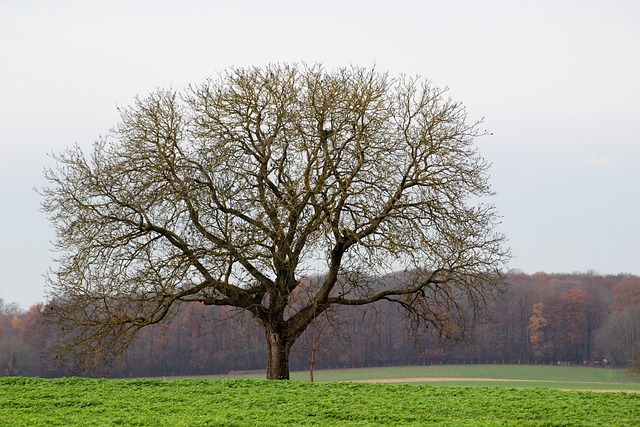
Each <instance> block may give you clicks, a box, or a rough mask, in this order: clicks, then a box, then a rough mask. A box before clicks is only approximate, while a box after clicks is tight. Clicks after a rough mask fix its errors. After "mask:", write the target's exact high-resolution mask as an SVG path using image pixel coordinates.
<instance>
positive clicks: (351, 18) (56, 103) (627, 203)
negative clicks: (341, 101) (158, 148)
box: [0, 0, 640, 308]
mask: <svg viewBox="0 0 640 427" xmlns="http://www.w3.org/2000/svg"><path fill="white" fill-rule="evenodd" d="M638 17H640V2H638V1H637V0H600V1H589V0H537V1H528V2H525V1H516V0H503V1H499V0H495V1H491V0H490V1H485V0H482V1H481V0H477V1H471V0H467V1H431V0H426V1H418V0H416V1H403V0H393V1H391V0H389V1H373V0H362V1H360V0H358V1H348V0H341V1H333V0H329V1H327V0H325V1H313V2H311V1H302V0H299V1H294V0H291V1H283V0H281V1H241V0H237V1H190V0H181V1H179V2H178V1H175V2H170V1H162V0H138V1H134V0H110V1H90V0H82V1H71V0H56V1H44V0H0V298H2V299H4V300H5V302H18V303H19V304H20V305H22V306H23V308H27V307H28V306H29V305H31V304H33V303H35V302H38V301H43V300H44V299H45V293H44V279H43V277H42V276H43V275H44V274H45V272H46V271H47V269H48V268H49V267H50V265H51V257H52V254H51V253H50V249H51V245H50V241H51V240H52V239H53V238H54V234H53V231H52V229H51V227H50V225H49V223H48V220H47V219H46V217H45V216H44V215H43V214H42V213H40V211H39V206H40V202H41V200H40V196H38V195H37V194H36V193H35V192H34V191H33V188H34V187H41V186H43V185H45V181H44V180H43V178H42V170H43V168H44V166H46V165H51V161H50V159H49V158H48V156H47V153H50V152H52V151H53V152H59V151H61V150H62V149H64V148H65V147H67V146H71V145H73V144H76V143H78V144H80V145H81V146H82V147H87V148H89V147H90V146H91V144H92V143H93V142H94V141H95V140H96V139H97V137H98V136H99V135H101V134H105V133H106V132H107V131H108V130H109V129H110V128H111V127H113V126H114V125H115V124H116V123H117V122H118V119H119V117H118V114H117V110H116V105H122V106H126V105H130V104H131V103H132V101H133V98H134V96H135V95H137V94H140V95H142V96H144V95H146V94H148V93H149V92H151V91H152V90H154V89H155V88H157V87H173V88H174V89H182V88H183V87H184V86H185V85H187V84H189V83H198V82H201V81H202V80H204V79H205V78H206V77H207V76H210V75H213V74H215V73H216V72H218V71H223V70H225V69H226V68H228V67H230V66H245V65H264V64H266V63H269V62H282V61H284V62H299V61H305V62H309V63H315V62H322V63H324V64H325V66H327V67H328V68H331V67H334V66H343V65H349V64H357V65H363V66H370V65H374V64H375V65H376V67H377V68H378V69H379V70H382V71H389V72H390V73H392V74H398V73H406V74H410V75H415V74H419V75H422V76H423V77H426V78H429V79H430V80H431V81H432V82H433V84H434V85H436V86H440V87H444V86H446V87H449V88H450V92H449V93H450V95H451V96H452V97H453V98H454V99H456V100H458V101H461V102H462V103H463V104H464V105H466V106H467V109H468V112H469V116H470V118H471V119H478V118H482V117H484V118H485V125H484V127H485V128H486V129H487V130H489V131H491V132H493V134H494V135H493V136H490V137H484V138H482V139H480V140H478V144H479V147H480V150H481V153H482V154H483V155H484V156H485V157H486V158H487V159H488V160H489V161H490V162H492V163H493V168H492V170H491V182H492V185H493V189H494V190H495V191H496V192H497V196H496V197H494V198H493V200H492V201H493V203H495V204H496V205H497V208H498V210H499V212H500V213H501V215H502V216H503V223H502V225H501V231H503V232H504V233H506V234H507V237H508V238H509V241H510V246H511V248H512V250H513V254H514V255H515V258H514V259H513V261H512V262H511V265H510V267H511V268H517V269H521V270H523V271H524V272H527V273H534V272H537V271H546V272H575V271H581V272H586V271H588V270H595V271H597V272H599V273H623V272H625V273H632V274H640V248H639V246H638V243H639V242H640V221H639V218H640V215H639V213H640V136H639V135H640V132H639V131H638V125H639V124H640V77H639V76H640V25H638Z"/></svg>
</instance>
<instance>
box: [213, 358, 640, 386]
mask: <svg viewBox="0 0 640 427" xmlns="http://www.w3.org/2000/svg"><path fill="white" fill-rule="evenodd" d="M314 376H315V381H317V382H331V381H358V382H380V383H382V382H384V383H389V382H395V383H423V384H431V385H434V386H465V387H509V388H554V389H559V390H597V391H630V392H640V377H638V376H630V375H629V374H628V371H626V370H624V369H611V368H607V369H602V368H588V367H582V366H554V365H498V364H496V365H434V366H396V367H384V368H362V369H336V370H321V371H315V374H314ZM224 377H227V378H228V377H234V378H254V379H261V378H264V374H246V375H233V376H224ZM291 377H292V379H295V380H301V381H308V379H309V373H308V372H292V374H291ZM215 378H222V377H220V376H218V377H215Z"/></svg>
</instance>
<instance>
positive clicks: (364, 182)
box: [41, 65, 509, 379]
mask: <svg viewBox="0 0 640 427" xmlns="http://www.w3.org/2000/svg"><path fill="white" fill-rule="evenodd" d="M445 92H446V90H442V89H438V88H434V87H432V86H431V84H430V83H429V82H428V81H424V80H423V79H421V78H417V77H416V78H409V77H405V76H400V77H398V78H390V77H389V76H388V75H387V74H383V73H379V72H378V71H376V70H375V69H371V70H369V69H364V68H358V67H351V68H343V69H337V70H335V71H329V70H326V69H324V68H323V67H322V66H320V65H315V66H306V65H270V66H266V67H262V68H246V69H244V68H240V69H230V70H228V71H227V72H225V73H223V74H221V75H219V76H218V77H217V78H212V79H209V80H206V81H205V82H204V83H202V84H199V85H194V86H190V87H188V88H187V89H186V90H184V91H183V92H182V93H177V92H174V91H171V90H158V91H156V92H154V93H152V94H150V95H149V96H148V97H146V98H137V99H136V101H135V103H134V105H133V106H131V107H129V108H124V109H121V123H120V124H119V125H117V127H116V128H115V129H114V130H113V131H112V132H111V133H110V134H109V135H108V136H107V137H106V138H101V139H100V140H99V141H98V142H96V144H95V146H94V149H93V152H92V153H90V154H88V155H85V153H84V152H83V151H82V150H81V149H80V148H78V147H75V148H71V149H68V150H66V151H64V152H62V153H60V154H54V155H53V157H54V158H55V160H56V161H57V166H56V168H53V169H49V170H46V171H45V175H46V178H47V179H48V180H49V182H50V185H49V186H48V187H47V188H44V189H42V190H41V193H42V194H43V196H44V198H45V201H44V202H43V210H44V211H45V212H46V213H48V214H49V216H50V220H51V222H52V223H53V225H54V227H55V228H56V230H57V241H56V248H57V249H58V250H59V251H60V252H59V253H60V255H59V257H58V259H57V264H56V265H57V266H56V268H55V269H54V270H53V271H52V272H51V274H50V275H49V280H50V292H51V297H52V300H53V301H55V302H56V303H55V304H52V307H53V309H52V310H53V312H54V313H55V315H56V317H57V318H58V320H59V321H61V322H62V323H65V324H66V325H67V326H66V327H65V328H66V330H67V331H69V332H70V340H69V345H71V346H74V347H75V348H82V349H83V351H84V352H85V353H86V354H87V356H90V357H85V359H84V360H85V361H86V362H87V363H98V362H99V361H100V360H102V358H104V357H105V355H107V356H114V355H117V354H120V353H121V352H122V351H123V350H124V348H126V346H127V345H128V343H130V342H131V340H132V339H133V337H134V336H135V334H136V332H137V331H138V330H140V328H143V327H145V326H147V325H150V324H154V323H157V322H160V321H162V320H163V319H166V318H167V316H170V315H171V313H172V312H174V311H175V307H176V306H178V305H179V304H181V303H203V304H207V305H218V306H233V307H237V308H238V309H241V310H247V311H249V312H250V313H251V314H252V315H253V317H254V318H255V319H256V321H257V322H259V323H260V324H261V325H262V326H263V327H264V330H265V334H266V339H267V343H268V360H267V378H270V379H287V378H289V351H290V349H291V346H292V344H293V343H294V342H295V341H296V339H297V338H298V337H299V336H300V335H301V334H302V332H303V331H304V330H305V328H307V326H308V325H309V324H310V323H311V322H312V321H313V320H314V318H316V317H318V316H320V315H321V314H322V313H324V312H325V311H326V310H327V309H328V308H329V307H331V306H333V305H351V306H359V305H368V304H371V303H374V302H376V301H380V300H387V301H393V302H395V303H397V304H399V305H400V306H401V307H403V308H404V309H406V310H407V312H408V313H409V314H410V315H411V316H412V318H413V319H414V320H415V321H418V322H420V323H421V324H425V323H426V324H431V325H433V326H435V327H436V329H437V330H438V331H440V332H441V333H442V334H444V335H447V334H451V333H452V331H454V330H460V328H459V327H456V328H454V327H453V326H454V324H455V325H456V326H459V325H463V324H465V323H466V322H468V321H469V320H470V318H469V317H468V313H467V310H466V307H471V308H472V309H473V314H474V315H476V316H477V315H479V314H481V313H483V307H484V306H485V303H486V299H487V298H489V297H491V296H492V295H493V294H494V293H495V292H496V291H498V290H499V289H500V287H501V285H502V283H503V280H504V278H503V274H502V271H503V266H504V263H505V261H506V260H507V259H508V257H509V254H508V250H506V249H505V248H504V247H503V245H504V242H505V239H504V236H502V235H501V234H500V233H497V232H496V231H495V225H496V223H497V216H496V212H495V209H494V207H493V206H492V205H490V204H484V203H480V197H482V196H488V195H491V194H492V193H491V190H490V187H489V185H488V182H487V177H488V175H487V171H488V167H489V165H488V163H487V162H486V161H485V160H484V159H483V158H482V156H481V155H480V154H479V153H478V151H477V149H476V148H475V147H474V146H473V140H474V139H475V138H476V137H478V136H481V135H482V134H484V132H482V131H480V130H479V128H478V126H479V122H476V123H467V116H466V112H465V109H464V108H463V107H462V106H461V104H459V103H457V102H453V101H451V100H450V99H448V98H445ZM318 266H320V268H318ZM314 269H316V270H318V269H319V270H321V272H322V273H323V275H324V276H323V277H324V278H323V281H322V283H320V284H319V286H317V287H315V288H312V289H311V288H310V289H309V290H308V292H313V294H312V295H310V297H307V298H304V300H305V301H308V303H307V304H305V305H301V306H300V305H296V304H291V298H292V295H295V294H296V292H295V291H296V289H297V288H298V286H299V283H300V282H299V277H300V276H301V275H302V274H305V273H306V272H308V271H310V270H314ZM393 271H404V272H405V273H403V274H399V275H389V273H390V272H393ZM383 275H387V276H386V277H387V278H389V277H395V280H390V279H387V280H386V281H384V283H383V282H382V281H380V280H377V278H379V277H382V276H383ZM296 299H297V301H300V300H302V298H300V296H299V295H297V296H296ZM462 300H464V303H463V302H462Z"/></svg>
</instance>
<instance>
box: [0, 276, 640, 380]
mask: <svg viewBox="0 0 640 427" xmlns="http://www.w3.org/2000/svg"><path fill="white" fill-rule="evenodd" d="M508 283H509V286H508V290H507V292H506V293H504V294H502V295H500V296H499V298H498V299H497V300H496V301H495V302H494V303H493V306H492V310H491V314H492V321H491V322H489V323H486V324H478V325H475V327H474V328H473V330H472V331H471V332H472V333H473V337H474V339H473V341H472V342H471V343H469V344H453V343H447V342H445V343H443V342H440V341H439V340H438V335H437V334H436V333H435V332H434V331H432V330H431V329H424V328H419V329H412V328H411V327H409V326H407V324H406V322H403V321H402V316H403V314H402V313H401V312H399V311H398V310H397V308H395V307H394V306H392V305H390V304H377V305H375V306H374V307H372V308H371V309H368V310H364V309H362V308H359V309H357V308H348V307H347V308H343V309H342V310H339V311H336V312H333V313H331V317H330V318H323V317H320V318H319V319H318V323H317V324H314V325H313V327H312V328H310V329H309V331H308V333H307V334H304V335H303V336H302V337H301V338H300V340H299V341H298V342H297V343H296V345H295V346H294V348H293V349H292V357H291V367H292V369H295V370H308V369H309V363H310V362H311V361H313V364H314V368H315V369H323V368H343V367H361V366H384V365H401V364H431V363H434V364H436V363H546V364H548V363H553V364H557V363H558V362H560V363H563V364H564V363H571V364H584V363H586V364H591V365H596V366H602V360H603V359H607V362H608V364H610V365H613V366H627V367H630V368H632V369H634V368H635V369H636V370H640V368H638V367H639V366H640V363H639V362H638V358H639V357H640V354H639V349H640V333H638V331H640V277H637V276H629V275H615V276H602V275H596V274H545V273H536V274H533V275H527V274H520V273H514V272H512V273H511V274H510V275H509V280H508ZM0 301H1V300H0ZM47 306H48V305H47V304H44V305H42V304H38V305H34V306H33V307H31V308H29V309H28V310H27V311H24V310H21V309H20V308H19V307H18V306H16V305H15V304H5V303H4V302H1V303H0V375H38V376H61V375H69V374H71V373H73V370H74V361H73V359H71V360H68V361H67V362H66V363H65V364H62V365H61V364H60V363H58V361H57V360H56V358H55V355H54V353H53V351H52V349H53V346H54V344H55V343H56V341H57V340H58V339H60V336H61V334H60V331H59V330H58V329H57V328H58V327H57V326H55V325H52V324H49V323H47V322H46V313H47ZM454 326H455V325H452V327H454ZM264 341H265V340H264V333H263V332H262V330H261V328H260V326H259V325H257V324H256V322H255V321H254V320H253V319H252V318H251V317H250V316H248V315H247V314H246V313H245V314H243V313H241V312H239V311H237V310H233V309H230V308H224V307H220V308H217V309H215V310H211V307H205V306H204V305H198V304H189V305H184V306H182V307H181V308H180V309H179V310H177V311H176V312H175V313H174V314H173V320H172V321H171V322H163V323H160V324H158V325H155V326H153V327H150V328H147V329H144V330H142V331H141V332H140V334H139V336H138V337H137V339H136V341H135V342H134V343H133V344H132V345H131V347H130V348H129V349H128V351H127V353H126V354H125V356H124V358H123V359H122V360H120V361H119V363H118V364H116V365H114V366H112V367H111V368H110V370H109V371H108V373H109V375H111V376H125V377H138V376H163V375H165V376H170V375H198V374H221V373H224V374H226V373H228V372H230V371H236V372H237V371H262V370H264V369H265V361H266V354H267V349H266V344H265V342H264ZM312 352H313V354H312ZM99 373H100V372H99ZM101 373H103V374H106V373H107V366H104V370H103V371H101Z"/></svg>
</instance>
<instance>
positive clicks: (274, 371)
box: [266, 332, 293, 380]
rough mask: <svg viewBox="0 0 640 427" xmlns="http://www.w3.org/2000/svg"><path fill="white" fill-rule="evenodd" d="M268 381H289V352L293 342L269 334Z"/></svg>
mask: <svg viewBox="0 0 640 427" xmlns="http://www.w3.org/2000/svg"><path fill="white" fill-rule="evenodd" d="M266 334H267V344H268V345H267V379H268V380H288V379H289V352H290V350H291V345H292V344H293V343H292V342H289V341H286V340H284V339H283V338H282V335H280V334H277V333H274V332H267V333H266Z"/></svg>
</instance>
